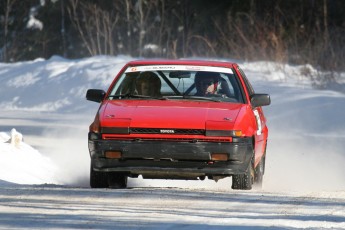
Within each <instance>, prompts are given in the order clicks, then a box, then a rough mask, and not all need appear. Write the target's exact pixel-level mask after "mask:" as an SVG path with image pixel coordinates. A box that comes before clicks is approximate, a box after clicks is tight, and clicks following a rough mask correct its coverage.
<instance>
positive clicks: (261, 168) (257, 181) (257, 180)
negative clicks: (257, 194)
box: [254, 155, 266, 189]
mask: <svg viewBox="0 0 345 230" xmlns="http://www.w3.org/2000/svg"><path fill="white" fill-rule="evenodd" d="M265 161H266V156H265V155H264V156H263V157H262V158H261V160H260V162H259V164H258V165H257V166H256V167H255V170H254V187H255V188H257V189H261V188H262V182H263V178H264V174H265Z"/></svg>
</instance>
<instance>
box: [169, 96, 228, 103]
mask: <svg viewBox="0 0 345 230" xmlns="http://www.w3.org/2000/svg"><path fill="white" fill-rule="evenodd" d="M166 98H168V99H191V100H202V101H214V102H221V101H222V98H220V97H202V96H189V95H183V96H168V97H166Z"/></svg>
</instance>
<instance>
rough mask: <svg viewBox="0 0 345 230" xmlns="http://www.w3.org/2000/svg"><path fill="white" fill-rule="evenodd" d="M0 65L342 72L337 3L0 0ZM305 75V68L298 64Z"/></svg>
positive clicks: (344, 48) (343, 40) (343, 12)
mask: <svg viewBox="0 0 345 230" xmlns="http://www.w3.org/2000/svg"><path fill="white" fill-rule="evenodd" d="M0 23H1V24H0V25H1V27H0V62H17V61H23V60H32V59H35V58H38V57H42V58H46V59H48V58H50V57H51V56H53V55H60V56H62V57H65V58H71V59H73V58H82V57H88V56H94V55H129V56H132V57H148V58H150V57H162V58H184V57H203V58H224V59H235V60H245V61H258V60H262V61H275V62H280V63H284V64H285V63H288V64H297V65H305V64H310V65H312V66H314V67H316V68H318V69H320V70H323V71H328V72H327V74H326V75H325V74H323V75H322V76H321V75H320V76H318V77H315V76H312V77H313V78H317V79H314V80H315V82H319V83H320V84H319V85H324V84H325V83H327V82H332V81H337V79H338V77H339V75H337V73H339V72H341V71H344V69H345V61H344V60H345V1H343V0H289V1H286V0H212V1H210V0H184V1H183V0H180V1H179V0H25V1H23V0H1V1H0ZM304 71H305V73H304V74H305V75H306V76H308V75H310V73H309V72H308V68H305V69H304Z"/></svg>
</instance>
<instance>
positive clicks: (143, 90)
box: [136, 71, 162, 97]
mask: <svg viewBox="0 0 345 230" xmlns="http://www.w3.org/2000/svg"><path fill="white" fill-rule="evenodd" d="M161 85H162V83H161V80H160V79H159V77H158V76H157V74H155V73H153V72H150V71H146V72H142V73H141V74H140V76H139V77H138V79H137V80H136V88H137V91H138V94H139V95H144V96H150V97H161V96H162V95H161V92H160V91H161Z"/></svg>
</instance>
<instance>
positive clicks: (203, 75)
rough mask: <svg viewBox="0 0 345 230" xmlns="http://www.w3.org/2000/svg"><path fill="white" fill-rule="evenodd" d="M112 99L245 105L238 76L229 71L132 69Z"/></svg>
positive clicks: (166, 67) (162, 67)
mask: <svg viewBox="0 0 345 230" xmlns="http://www.w3.org/2000/svg"><path fill="white" fill-rule="evenodd" d="M108 97H109V99H111V100H116V99H130V98H133V99H143V100H148V99H172V100H173V99H177V100H206V101H216V102H237V103H243V101H244V100H243V96H242V90H241V88H240V84H239V82H238V78H237V76H236V75H235V74H234V73H233V71H232V70H231V69H229V68H223V67H204V66H184V65H180V66H170V65H159V66H134V67H133V66H132V67H128V68H127V70H125V71H124V72H123V74H122V75H121V76H120V77H119V78H118V79H117V81H116V83H115V84H114V86H113V88H112V89H111V91H110V94H109V96H108Z"/></svg>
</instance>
